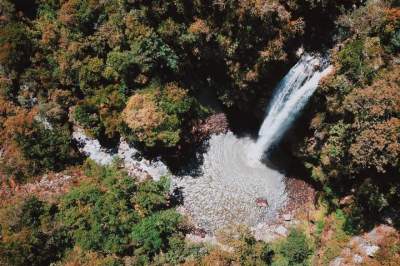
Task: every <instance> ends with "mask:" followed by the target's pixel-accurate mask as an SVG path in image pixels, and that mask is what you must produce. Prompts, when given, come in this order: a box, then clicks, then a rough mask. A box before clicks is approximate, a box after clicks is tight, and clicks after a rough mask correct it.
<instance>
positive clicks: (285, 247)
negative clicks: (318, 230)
mask: <svg viewBox="0 0 400 266" xmlns="http://www.w3.org/2000/svg"><path fill="white" fill-rule="evenodd" d="M279 252H280V253H281V254H282V255H283V256H284V257H285V258H286V260H287V261H288V264H289V265H308V259H309V257H310V256H311V255H312V254H313V249H312V247H311V244H310V241H309V240H308V239H307V236H306V235H305V234H304V233H303V232H302V231H300V230H298V229H292V230H291V231H290V233H289V235H288V237H287V238H286V239H285V240H284V242H283V243H282V245H281V246H280V248H279Z"/></svg>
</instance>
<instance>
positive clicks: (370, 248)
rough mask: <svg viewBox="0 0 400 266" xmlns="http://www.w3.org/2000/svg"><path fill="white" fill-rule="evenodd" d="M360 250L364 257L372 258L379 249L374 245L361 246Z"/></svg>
mask: <svg viewBox="0 0 400 266" xmlns="http://www.w3.org/2000/svg"><path fill="white" fill-rule="evenodd" d="M360 248H361V249H362V252H363V253H364V254H365V255H367V256H368V257H371V258H372V257H374V256H375V254H376V252H378V250H379V247H378V246H376V245H363V246H361V247H360Z"/></svg>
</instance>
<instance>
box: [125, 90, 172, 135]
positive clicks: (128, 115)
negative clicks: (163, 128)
mask: <svg viewBox="0 0 400 266" xmlns="http://www.w3.org/2000/svg"><path fill="white" fill-rule="evenodd" d="M155 97H157V96H156V95H153V94H152V93H149V92H144V93H136V94H135V95H133V96H132V97H131V98H129V100H128V103H127V105H126V107H125V109H124V111H123V112H122V119H123V121H124V122H125V123H126V124H127V125H128V127H129V128H131V129H132V130H135V131H136V130H140V131H141V130H143V131H144V132H143V133H139V134H138V137H139V139H144V138H145V136H146V134H150V133H151V132H152V131H153V129H154V128H156V127H158V126H160V125H161V124H162V122H163V121H164V118H165V114H164V113H163V112H161V111H160V110H159V109H158V108H157V105H156V102H155Z"/></svg>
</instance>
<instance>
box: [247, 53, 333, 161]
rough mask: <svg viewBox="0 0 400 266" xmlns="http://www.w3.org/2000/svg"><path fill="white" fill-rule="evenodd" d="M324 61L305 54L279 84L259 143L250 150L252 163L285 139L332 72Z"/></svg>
mask: <svg viewBox="0 0 400 266" xmlns="http://www.w3.org/2000/svg"><path fill="white" fill-rule="evenodd" d="M322 61H323V59H321V58H320V57H318V56H311V55H309V54H305V55H303V57H302V58H301V59H300V60H299V62H298V63H297V64H296V65H295V66H294V67H292V69H291V70H290V71H289V72H288V73H287V74H286V76H285V77H284V78H283V79H282V80H281V81H280V82H279V84H278V86H277V87H276V88H275V91H274V96H273V99H272V101H271V103H270V105H269V108H268V110H267V111H268V112H267V116H266V118H265V119H264V122H263V123H262V125H261V128H260V131H259V133H258V140H257V142H256V143H255V144H254V145H253V148H252V149H251V150H250V154H249V156H250V158H251V159H253V160H261V159H262V156H263V154H264V153H265V152H267V151H268V150H269V148H270V147H271V145H273V144H274V143H276V142H277V141H278V140H279V139H280V138H281V137H282V136H283V134H284V133H285V131H286V130H287V129H288V128H289V126H290V125H291V124H292V123H293V121H294V120H295V119H296V117H297V115H298V114H299V113H300V111H301V109H303V108H304V106H305V105H306V104H307V102H308V99H309V98H310V96H311V95H312V94H313V93H314V91H315V90H316V88H317V87H318V83H319V81H320V80H321V78H322V77H324V76H325V75H327V74H328V73H329V72H330V71H331V70H332V66H327V67H324V66H323V62H322Z"/></svg>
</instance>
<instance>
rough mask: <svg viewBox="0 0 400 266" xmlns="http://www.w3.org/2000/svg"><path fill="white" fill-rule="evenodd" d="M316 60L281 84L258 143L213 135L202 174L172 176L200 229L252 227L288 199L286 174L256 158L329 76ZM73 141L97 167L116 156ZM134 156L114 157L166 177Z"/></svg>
mask: <svg viewBox="0 0 400 266" xmlns="http://www.w3.org/2000/svg"><path fill="white" fill-rule="evenodd" d="M320 60H321V59H319V58H318V57H313V56H310V55H305V56H303V57H302V58H301V59H300V61H299V62H298V63H297V64H296V65H295V66H294V67H293V68H292V69H291V70H290V72H289V73H288V74H287V75H286V76H285V77H284V79H283V80H282V81H281V82H280V83H279V85H278V86H277V88H276V92H275V95H274V97H273V100H272V102H271V105H270V108H269V112H268V115H267V117H266V119H265V121H264V123H263V125H262V127H261V129H260V132H259V139H258V140H257V142H254V141H253V140H252V139H250V138H238V137H236V136H235V135H234V134H233V133H231V132H228V133H226V134H220V135H213V136H211V138H210V140H209V143H208V144H209V148H208V151H207V152H206V153H205V154H204V155H203V164H202V165H201V166H200V170H201V175H200V176H191V175H188V176H181V177H178V176H172V181H173V188H179V189H181V191H182V194H183V207H184V210H185V213H186V214H188V215H189V217H190V218H191V220H192V222H193V223H194V224H196V225H197V226H198V227H200V228H203V229H205V230H206V231H208V232H215V231H217V230H218V229H221V228H223V227H225V226H229V225H232V224H246V225H248V226H250V227H253V226H257V225H258V224H260V223H263V222H265V221H272V220H274V219H275V218H276V217H277V215H278V213H279V211H280V210H281V209H282V207H284V205H285V203H286V200H287V195H286V191H285V184H284V175H283V174H282V173H280V172H278V171H276V170H273V169H270V168H268V167H267V166H266V165H265V164H263V163H262V162H261V161H260V158H261V157H262V155H263V153H264V152H265V151H266V150H267V149H268V148H269V147H270V146H271V145H272V144H273V143H274V142H275V141H277V140H278V139H279V138H280V137H281V136H282V134H283V133H284V131H285V130H286V129H287V128H288V127H289V125H290V124H291V123H292V122H293V120H294V119H295V117H296V114H297V113H298V112H299V111H300V110H301V108H303V107H304V105H305V104H306V102H307V99H308V98H309V97H310V96H311V95H312V93H313V92H314V91H315V89H316V87H317V85H318V82H319V80H320V79H321V78H322V76H324V75H325V74H326V73H327V72H328V71H330V67H328V68H325V69H323V70H320V69H317V66H320V65H321V64H322V63H321V62H320ZM74 138H75V139H76V140H77V141H78V142H80V143H82V144H83V147H82V152H84V153H86V154H88V155H89V156H90V157H91V158H92V159H94V160H96V161H98V162H99V163H102V164H109V163H111V161H112V160H113V157H114V155H112V154H108V153H107V152H105V151H104V150H103V149H102V148H101V147H100V144H99V143H98V142H97V141H95V140H91V139H89V138H88V137H86V136H85V135H84V134H83V133H82V132H80V131H76V132H74ZM135 154H137V150H135V149H134V148H132V147H129V145H127V144H126V143H125V142H124V141H122V142H121V144H120V147H119V150H118V156H119V157H120V158H123V159H124V162H125V167H127V168H128V170H129V168H134V169H142V170H143V171H145V172H148V173H149V174H151V175H152V176H154V177H156V178H157V177H159V176H161V175H164V174H168V169H167V168H166V166H165V165H164V164H162V163H161V162H160V161H159V162H157V163H151V162H147V161H145V160H143V159H142V160H137V159H135V158H134V155H135ZM133 175H136V173H135V172H133ZM258 199H264V200H267V202H268V206H267V207H265V206H258V205H257V200H258Z"/></svg>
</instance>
